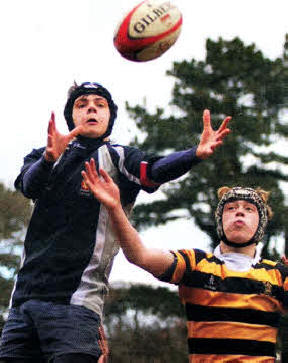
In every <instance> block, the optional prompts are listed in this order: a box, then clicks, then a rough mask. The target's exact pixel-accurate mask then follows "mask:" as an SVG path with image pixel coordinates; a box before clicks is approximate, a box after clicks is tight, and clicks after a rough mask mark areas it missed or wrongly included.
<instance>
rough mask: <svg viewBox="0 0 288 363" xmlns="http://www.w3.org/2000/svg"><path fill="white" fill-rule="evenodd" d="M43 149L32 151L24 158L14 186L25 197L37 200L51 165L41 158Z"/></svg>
mask: <svg viewBox="0 0 288 363" xmlns="http://www.w3.org/2000/svg"><path fill="white" fill-rule="evenodd" d="M44 150H45V148H44V147H43V148H40V149H33V150H32V152H31V153H30V154H28V155H27V156H25V158H24V164H23V166H22V168H21V171H20V174H19V175H18V177H17V178H16V180H15V183H14V186H15V188H16V189H17V190H20V191H22V193H23V194H24V196H25V197H27V198H31V199H37V198H38V197H39V196H40V194H41V192H42V191H43V188H44V187H45V185H46V183H47V181H48V178H49V176H50V174H51V171H52V168H53V163H49V162H47V161H46V160H45V158H44V156H43V152H44Z"/></svg>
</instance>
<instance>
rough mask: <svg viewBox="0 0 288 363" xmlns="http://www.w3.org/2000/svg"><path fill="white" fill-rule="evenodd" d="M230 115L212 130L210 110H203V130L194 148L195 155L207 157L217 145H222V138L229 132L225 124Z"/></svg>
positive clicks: (202, 157)
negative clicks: (216, 128) (217, 127)
mask: <svg viewBox="0 0 288 363" xmlns="http://www.w3.org/2000/svg"><path fill="white" fill-rule="evenodd" d="M230 120H231V117H230V116H229V117H226V118H225V119H224V121H223V122H222V124H221V126H220V127H219V129H218V130H213V129H212V126H211V117H210V111H209V110H207V109H206V110H204V112H203V132H202V135H201V139H200V143H199V145H198V147H197V150H196V156H197V157H198V158H200V159H207V158H208V157H209V156H210V155H212V154H213V153H214V151H215V149H216V148H217V147H219V146H220V145H222V143H223V139H224V138H225V137H226V136H227V135H228V134H229V133H230V129H228V128H227V125H228V123H229V121H230Z"/></svg>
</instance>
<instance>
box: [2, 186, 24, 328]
mask: <svg viewBox="0 0 288 363" xmlns="http://www.w3.org/2000/svg"><path fill="white" fill-rule="evenodd" d="M30 211H31V206H30V202H29V201H28V200H27V199H25V198H24V197H23V196H22V195H21V194H20V193H17V192H16V191H12V190H10V189H9V188H6V187H5V186H4V185H3V184H1V183H0V286H1V294H0V331H1V328H2V326H3V322H4V317H3V315H4V314H5V312H7V308H8V304H9V298H10V294H11V290H12V287H13V284H14V279H15V275H16V273H17V269H18V266H19V262H20V257H19V247H21V246H22V243H23V240H22V239H23V233H24V228H25V226H26V225H27V222H28V218H29V216H30Z"/></svg>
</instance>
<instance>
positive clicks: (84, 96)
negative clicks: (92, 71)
mask: <svg viewBox="0 0 288 363" xmlns="http://www.w3.org/2000/svg"><path fill="white" fill-rule="evenodd" d="M87 100H88V97H87V96H86V95H83V96H80V97H79V98H77V100H76V101H75V103H76V104H77V103H78V102H83V101H87ZM94 100H96V101H105V102H106V103H107V105H108V101H107V100H106V98H104V97H102V96H98V97H97V96H96V97H95V98H94Z"/></svg>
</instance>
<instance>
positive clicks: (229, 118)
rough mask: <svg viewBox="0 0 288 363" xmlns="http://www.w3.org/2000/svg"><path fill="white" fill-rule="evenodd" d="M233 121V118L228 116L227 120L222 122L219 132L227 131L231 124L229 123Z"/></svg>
mask: <svg viewBox="0 0 288 363" xmlns="http://www.w3.org/2000/svg"><path fill="white" fill-rule="evenodd" d="M231 119H232V117H231V116H228V117H226V118H225V120H224V121H223V122H222V124H221V125H220V127H219V129H218V131H219V132H222V131H223V130H225V129H226V128H227V125H228V123H229V121H230V120H231Z"/></svg>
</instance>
